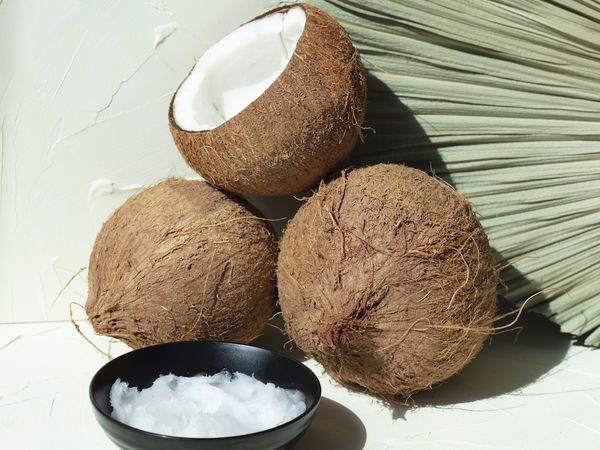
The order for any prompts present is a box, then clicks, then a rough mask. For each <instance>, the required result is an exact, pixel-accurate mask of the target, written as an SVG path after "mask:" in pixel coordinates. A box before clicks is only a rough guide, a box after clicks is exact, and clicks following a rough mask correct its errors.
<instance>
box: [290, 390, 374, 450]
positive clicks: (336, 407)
mask: <svg viewBox="0 0 600 450" xmlns="http://www.w3.org/2000/svg"><path fill="white" fill-rule="evenodd" d="M366 441H367V430H366V429H365V426H364V425H363V423H362V421H361V420H360V419H359V418H358V416H357V415H356V414H354V413H353V412H352V411H350V410H349V409H348V408H346V407H345V406H342V405H340V404H339V403H337V402H335V401H333V400H331V399H328V398H327V397H323V398H322V399H321V403H320V404H319V409H318V410H317V414H316V416H315V420H314V422H313V423H312V425H311V426H310V427H309V428H308V430H307V431H306V434H305V435H304V436H303V437H302V439H300V441H299V442H298V444H297V445H296V446H295V447H294V450H319V449H323V450H325V449H326V450H362V448H363V447H364V446H365V442H366Z"/></svg>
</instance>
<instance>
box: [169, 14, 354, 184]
mask: <svg viewBox="0 0 600 450" xmlns="http://www.w3.org/2000/svg"><path fill="white" fill-rule="evenodd" d="M294 8H301V9H302V10H303V11H304V14H305V16H306V18H305V22H304V29H303V30H302V31H301V34H300V37H299V38H298V40H297V42H296V45H295V49H294V52H293V54H292V55H291V57H290V59H289V62H287V65H286V66H285V68H284V69H283V71H282V72H281V74H280V75H279V76H278V77H277V78H276V79H275V81H273V82H272V84H270V85H269V86H268V87H267V88H266V90H265V91H264V92H263V93H262V94H261V95H259V96H258V97H257V98H256V99H254V100H253V101H251V103H249V104H248V105H247V106H246V107H245V108H243V109H242V110H241V111H239V112H237V113H236V114H235V115H233V116H232V117H231V118H227V119H226V120H225V121H224V122H223V123H221V124H219V125H218V126H216V127H215V128H212V129H204V130H192V129H187V130H186V129H184V128H186V127H185V126H183V125H182V123H181V121H178V120H176V118H177V117H178V112H177V111H176V109H177V108H178V101H177V98H178V95H184V94H186V93H185V92H180V91H181V89H182V86H184V84H185V83H186V81H184V83H182V86H180V88H179V89H178V91H177V92H176V93H175V95H174V96H173V99H172V101H171V106H170V108H169V126H170V130H171V133H172V135H173V138H174V140H175V143H176V145H177V147H178V148H179V150H180V152H181V154H182V155H183V157H184V158H185V160H186V161H187V163H188V164H189V165H190V166H191V167H192V168H193V169H194V170H195V171H197V172H198V173H199V174H200V175H202V176H203V177H204V178H205V179H206V180H207V181H209V182H210V183H212V184H214V185H216V186H219V187H222V188H224V189H226V190H228V191H231V192H235V193H237V194H242V195H285V194H292V193H296V192H299V191H302V190H303V189H306V188H308V187H310V186H312V185H314V184H315V183H317V182H318V181H319V180H320V179H322V178H323V177H324V176H325V175H327V174H328V173H329V172H331V171H332V170H333V169H334V168H336V166H337V165H339V163H340V162H341V161H342V160H343V159H344V158H346V157H347V156H348V155H349V154H350V153H351V152H352V150H353V148H354V145H355V143H356V139H357V137H358V136H359V133H360V126H361V124H362V121H363V117H364V112H365V100H366V85H365V74H364V68H363V66H362V63H361V61H360V56H359V55H358V52H357V50H356V49H355V48H354V46H353V45H352V42H351V41H350V38H349V37H348V34H347V33H346V31H345V30H344V29H343V28H342V27H341V26H340V25H339V24H338V23H337V22H336V21H335V20H334V19H333V18H331V17H330V16H329V15H327V14H326V13H325V12H323V11H321V10H320V9H318V8H315V7H312V6H309V5H306V4H299V5H288V6H283V7H280V8H276V9H274V10H272V11H270V12H268V13H266V14H264V15H262V16H259V17H257V18H256V19H254V20H253V21H251V22H249V23H248V24H251V23H252V22H254V21H257V20H262V19H264V18H268V17H269V16H270V15H273V14H280V15H283V13H286V12H289V11H290V10H292V9H294ZM248 24H246V25H243V27H244V26H247V25H248ZM201 62H202V58H201V59H200V60H199V62H198V64H200V63H201ZM193 73H194V70H192V72H191V73H190V75H189V76H188V78H189V77H190V76H192V74H193ZM186 80H187V79H186ZM205 89H206V88H205ZM188 103H189V102H188ZM187 128H190V127H187ZM204 128H207V127H204Z"/></svg>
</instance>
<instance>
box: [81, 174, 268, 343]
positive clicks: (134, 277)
mask: <svg viewBox="0 0 600 450" xmlns="http://www.w3.org/2000/svg"><path fill="white" fill-rule="evenodd" d="M276 255H277V246H276V241H275V238H274V235H273V233H272V231H271V230H270V227H269V225H268V224H266V223H265V222H264V221H262V220H260V219H259V218H257V217H256V215H255V213H254V212H253V211H251V210H250V209H249V206H248V205H247V204H246V203H245V202H243V201H242V200H239V199H235V200H234V199H232V198H231V197H229V196H228V195H227V194H224V193H223V192H220V191H219V190H217V189H215V188H214V187H212V186H210V185H209V184H207V183H205V182H202V181H186V180H180V179H167V180H165V181H162V182H160V183H158V184H156V185H154V186H152V187H149V188H147V189H145V190H143V191H142V192H140V193H138V194H137V195H134V196H133V197H131V198H130V199H129V200H127V201H126V202H125V203H124V204H123V205H122V206H121V207H120V208H119V209H117V211H115V213H114V214H113V215H112V216H111V217H110V218H109V219H108V221H107V222H106V223H104V225H103V226H102V229H101V230H100V233H99V234H98V236H97V238H96V243H95V244H94V248H93V251H92V254H91V257H90V264H89V276H88V284H89V293H88V299H87V303H86V306H85V309H86V312H87V315H88V317H89V319H90V321H91V323H92V325H93V327H94V330H95V331H96V332H97V333H99V334H103V335H107V336H112V337H115V338H118V339H120V340H122V341H123V342H125V343H126V344H128V345H130V346H131V347H133V348H139V347H144V346H147V345H151V344H157V343H163V342H172V341H181V340H204V339H211V340H227V341H238V342H244V343H245V342H249V341H251V340H252V339H253V338H255V337H256V336H258V335H259V334H260V333H261V332H262V330H263V328H264V326H265V324H266V322H267V320H268V319H269V317H270V316H271V315H272V313H273V309H274V303H275V299H274V294H275V281H274V280H275V262H276V258H277V256H276Z"/></svg>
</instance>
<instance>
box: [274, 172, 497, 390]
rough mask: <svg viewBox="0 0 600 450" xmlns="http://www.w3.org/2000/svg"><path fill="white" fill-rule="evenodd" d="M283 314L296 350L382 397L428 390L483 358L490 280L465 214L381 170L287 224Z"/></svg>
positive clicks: (445, 192) (422, 181)
mask: <svg viewBox="0 0 600 450" xmlns="http://www.w3.org/2000/svg"><path fill="white" fill-rule="evenodd" d="M277 275H278V283H279V302H280V305H281V310H282V312H283V317H284V319H285V322H286V328H287V331H288V333H289V334H290V336H291V337H292V338H293V339H294V341H295V342H296V343H297V344H298V345H299V347H300V348H301V349H302V350H304V351H305V352H307V353H308V354H309V355H311V356H313V357H314V358H315V359H317V360H318V361H319V362H321V363H322V364H323V366H324V367H325V369H326V370H327V371H328V372H329V373H330V374H331V375H332V376H333V377H334V378H336V379H338V380H340V381H341V382H344V383H348V384H350V385H358V386H361V387H363V388H365V389H366V390H367V391H369V392H371V393H373V394H377V395H380V396H382V397H392V396H397V395H400V396H403V397H409V396H411V394H413V393H415V392H417V391H419V390H422V389H427V388H430V387H431V386H433V385H435V384H437V383H439V382H441V381H444V380H446V379H447V378H448V377H450V376H452V375H453V374H455V373H456V372H458V371H459V370H460V369H461V368H462V367H463V366H464V365H465V364H467V362H469V361H470V360H471V359H472V358H473V357H474V356H475V355H476V354H477V352H478V351H479V350H480V348H481V346H482V343H483V341H484V340H485V338H486V336H487V334H488V332H489V330H490V327H491V326H492V321H493V318H494V315H495V311H496V284H497V281H498V278H497V271H496V269H495V266H494V261H493V259H492V255H491V252H490V248H489V245H488V241H487V238H486V235H485V233H484V231H483V229H482V228H481V225H480V224H479V222H478V220H477V218H476V217H475V214H474V213H473V211H472V209H471V207H470V206H469V203H468V202H467V201H466V200H465V199H464V198H463V197H462V196H461V195H460V194H458V193H457V192H455V191H454V190H453V189H452V188H450V187H449V186H447V185H445V184H444V183H442V182H440V181H438V180H437V179H435V178H433V177H430V176H428V175H426V174H425V173H423V172H421V171H418V170H415V169H410V168H407V167H404V166H400V165H384V164H382V165H377V166H372V167H367V168H361V169H356V170H353V171H351V172H346V173H342V174H341V175H340V176H339V177H337V178H336V179H334V180H333V181H331V182H329V183H327V184H325V185H322V186H321V187H320V189H319V190H318V192H316V193H315V194H314V196H312V197H311V198H310V199H309V200H308V201H307V202H306V204H305V205H303V206H302V208H301V209H300V210H299V211H298V213H297V214H296V216H295V217H294V218H293V219H292V221H291V222H290V223H289V225H288V228H287V230H286V232H285V234H284V237H283V241H282V243H281V249H280V254H279V262H278V269H277Z"/></svg>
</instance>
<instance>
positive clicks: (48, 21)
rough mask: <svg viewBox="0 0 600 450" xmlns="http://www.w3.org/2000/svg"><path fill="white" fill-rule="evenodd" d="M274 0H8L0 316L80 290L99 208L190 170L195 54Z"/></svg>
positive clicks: (0, 4) (57, 313) (27, 317)
mask: <svg viewBox="0 0 600 450" xmlns="http://www.w3.org/2000/svg"><path fill="white" fill-rule="evenodd" d="M276 3H277V1H276V0H219V1H209V0H173V1H161V0H154V1H150V0H149V1H138V0H135V1H133V0H128V1H116V0H115V1H100V0H85V1H75V0H55V1H44V0H37V1H34V0H0V133H1V137H0V161H1V162H0V165H1V166H0V168H1V171H0V177H1V178H0V322H23V321H38V320H65V319H66V318H67V305H68V303H69V302H70V301H72V300H74V301H78V302H80V303H84V301H85V296H86V284H85V278H86V275H85V274H83V275H82V276H80V277H79V278H78V279H77V280H76V281H75V282H74V283H73V284H72V285H71V286H70V287H69V288H68V289H67V291H66V292H65V293H64V295H62V296H61V298H60V299H59V300H58V301H57V302H54V298H55V297H56V295H57V293H58V292H59V291H60V289H61V287H62V286H63V285H64V284H65V283H66V281H67V280H68V279H69V278H70V277H71V276H72V275H73V274H74V273H75V272H76V271H77V270H78V269H79V268H80V267H84V266H86V265H87V260H88V256H89V252H90V250H91V247H92V244H93V241H94V238H95V235H96V233H97V232H98V230H99V228H100V226H101V224H102V222H103V221H104V220H105V219H106V218H107V217H108V215H109V214H110V212H111V211H112V210H114V208H115V207H116V206H118V205H119V204H121V203H122V202H123V201H124V200H125V199H126V198H127V196H129V195H131V194H132V193H133V192H135V191H136V190H137V189H139V188H140V186H143V185H148V184H151V183H152V182H155V181H156V180H158V179H160V178H163V177H165V176H168V175H178V176H193V175H194V174H193V173H192V172H191V171H190V170H189V169H188V168H187V167H186V166H185V163H184V162H183V160H182V159H181V157H180V155H179V153H178V151H177V149H176V148H175V146H174V144H173V142H172V140H171V137H170V134H169V131H168V127H167V107H168V102H169V100H170V98H171V95H172V94H173V92H174V90H175V89H176V87H177V85H178V84H179V83H180V82H181V81H182V80H183V78H184V77H185V75H186V74H187V72H188V71H189V69H190V68H191V66H192V64H193V63H194V58H195V57H198V56H199V55H200V54H201V53H202V51H203V50H204V49H205V48H206V47H207V46H209V45H210V44H212V43H213V42H215V41H216V40H218V39H219V38H220V37H221V36H223V35H225V34H227V32H229V31H231V30H232V29H234V28H235V27H237V26H238V25H239V24H240V23H242V22H243V21H246V20H249V19H250V18H252V17H253V16H255V15H257V14H259V13H260V12H262V11H264V10H266V9H268V8H269V7H272V6H274V5H275V4H276Z"/></svg>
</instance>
